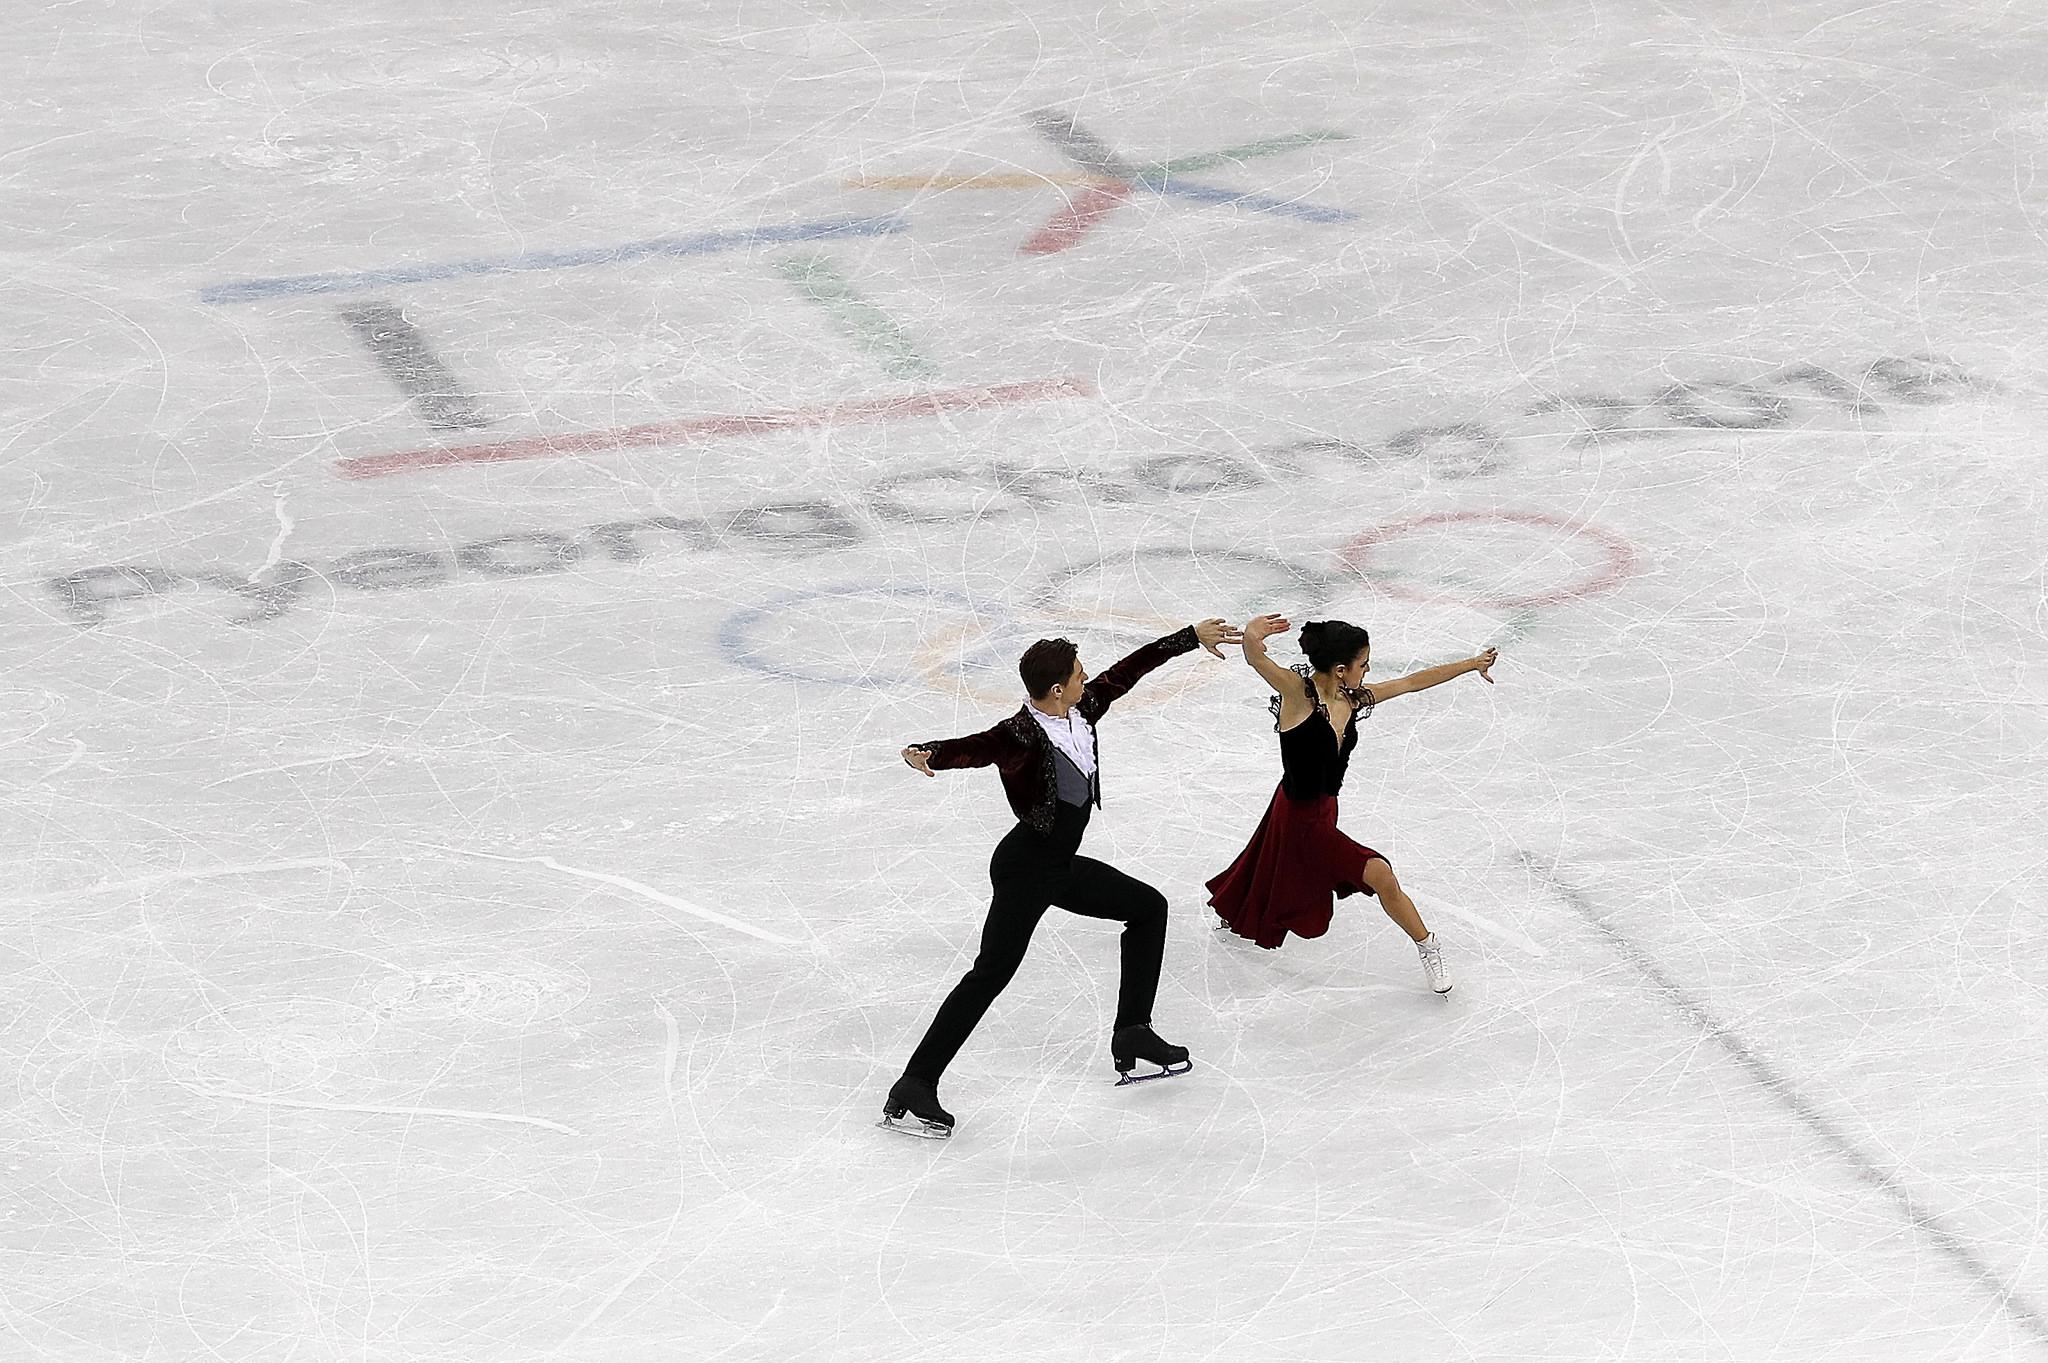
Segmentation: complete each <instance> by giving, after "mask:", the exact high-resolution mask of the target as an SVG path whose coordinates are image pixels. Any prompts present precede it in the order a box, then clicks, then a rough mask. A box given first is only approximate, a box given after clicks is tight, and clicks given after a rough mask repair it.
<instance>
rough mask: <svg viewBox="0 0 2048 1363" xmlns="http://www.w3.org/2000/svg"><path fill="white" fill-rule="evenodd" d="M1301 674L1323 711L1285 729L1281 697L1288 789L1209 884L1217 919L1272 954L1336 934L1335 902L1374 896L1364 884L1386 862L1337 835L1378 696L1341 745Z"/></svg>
mask: <svg viewBox="0 0 2048 1363" xmlns="http://www.w3.org/2000/svg"><path fill="white" fill-rule="evenodd" d="M1296 671H1297V672H1298V673H1299V674H1300V676H1301V684H1302V686H1303V687H1304V688H1305V689H1306V690H1307V692H1308V699H1309V704H1311V705H1313V706H1314V707H1315V710H1314V712H1313V713H1312V714H1310V715H1309V717H1308V718H1307V719H1306V720H1304V721H1303V722H1302V723H1300V724H1297V725H1295V726H1294V727H1293V728H1292V729H1281V728H1280V697H1278V696H1275V697H1273V702H1272V704H1273V728H1274V729H1275V730H1276V731H1278V732H1279V734H1280V788H1279V789H1278V790H1276V791H1274V792H1273V802H1272V803H1271V804H1269V805H1267V806H1266V816H1265V817H1264V818H1263V819H1260V820H1259V826H1258V829H1257V831H1256V832H1254V833H1253V834H1252V840H1251V843H1250V844H1249V845H1248V846H1246V848H1245V849H1244V851H1242V852H1240V853H1239V854H1238V857H1237V860H1236V861H1234V862H1232V863H1231V864H1230V869H1229V870H1227V871H1225V872H1224V873H1223V874H1222V875H1220V876H1217V877H1216V878H1215V879H1213V880H1211V881H1210V882H1209V903H1210V904H1211V905H1212V906H1213V907H1214V908H1215V910H1216V915H1217V917H1219V918H1221V919H1222V920H1223V922H1224V923H1225V925H1227V926H1228V927H1229V928H1230V930H1231V931H1232V932H1234V933H1236V934H1237V935H1238V936H1240V937H1249V938H1251V939H1252V940H1253V941H1254V942H1257V943H1258V944H1259V945H1260V946H1262V947H1269V948H1270V947H1277V946H1279V945H1280V943H1281V942H1283V941H1285V940H1286V938H1287V934H1288V933H1290V932H1291V933H1293V934H1295V935H1296V936H1297V937H1320V936H1322V935H1323V934H1324V933H1325V932H1328V931H1329V929H1330V914H1331V911H1332V910H1333V909H1334V908H1335V900H1334V899H1333V898H1332V896H1333V895H1353V894H1371V893H1372V891H1371V890H1370V889H1368V888H1367V887H1366V885H1365V882H1364V881H1363V880H1361V879H1360V877H1361V876H1362V875H1363V874H1364V871H1365V863H1366V860H1367V859H1368V858H1371V857H1377V856H1379V855H1380V854H1379V853H1378V852H1375V851H1373V850H1372V849H1371V848H1370V847H1367V846H1364V845H1363V844H1361V843H1356V842H1353V841H1352V840H1351V839H1350V838H1347V837H1345V836H1344V835H1343V834H1342V833H1339V832H1338V831H1337V791H1338V789H1339V788H1340V787H1342V786H1343V784H1344V769H1345V768H1346V767H1347V766H1348V765H1350V762H1351V750H1352V749H1353V748H1355V747H1357V746H1358V720H1359V717H1360V716H1362V715H1370V714H1371V713H1372V705H1373V702H1372V693H1371V692H1370V691H1364V692H1362V693H1360V694H1359V697H1358V703H1357V705H1356V707H1355V708H1354V709H1353V710H1352V712H1351V720H1350V722H1349V723H1347V724H1346V725H1345V726H1344V741H1343V742H1341V743H1339V742H1338V741H1337V731H1336V730H1335V729H1333V728H1331V727H1330V712H1329V710H1328V709H1326V708H1325V707H1324V705H1323V701H1322V697H1321V696H1318V695H1317V694H1316V685H1315V682H1314V681H1313V680H1312V679H1311V677H1310V675H1309V672H1308V669H1306V668H1297V669H1296ZM1382 860H1384V858H1382Z"/></svg>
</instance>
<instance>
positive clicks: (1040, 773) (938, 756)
mask: <svg viewBox="0 0 2048 1363" xmlns="http://www.w3.org/2000/svg"><path fill="white" fill-rule="evenodd" d="M1199 647H1201V644H1200V641H1198V640H1197V639H1196V638H1195V627H1194V626H1193V625H1185V626H1183V627H1182V628H1180V629H1177V630H1175V631H1174V632H1173V633H1171V634H1169V635H1167V636H1166V637H1165V638H1163V639H1154V640H1153V641H1152V642H1151V643H1149V644H1147V645H1145V646H1144V647H1143V648H1141V649H1139V650H1138V651H1137V652H1135V653H1133V654H1131V655H1130V656H1129V657H1127V658H1122V659H1119V660H1118V661H1117V662H1116V663H1115V664H1113V665H1112V666H1111V667H1110V669H1109V671H1107V672H1104V673H1103V674H1102V675H1101V676H1099V677H1090V678H1089V679H1088V684H1087V685H1086V686H1084V687H1082V688H1081V699H1080V700H1079V701H1078V702H1076V703H1075V705H1074V708H1075V709H1076V710H1078V711H1079V712H1080V714H1081V717H1082V718H1083V719H1085V720H1087V721H1088V722H1089V723H1090V724H1095V723H1096V722H1098V721H1099V720H1100V719H1101V718H1102V716H1103V713H1104V712H1105V711H1106V710H1108V709H1109V707H1110V706H1111V705H1112V704H1114V703H1115V702H1116V700H1117V698H1118V697H1119V696H1121V695H1123V693H1124V692H1126V691H1128V690H1130V689H1131V687H1132V686H1133V685H1134V684H1135V683H1136V682H1137V680H1138V678H1140V677H1142V676H1144V675H1145V674H1146V673H1147V672H1150V671H1151V670H1152V669H1153V668H1155V667H1158V666H1159V665H1160V664H1161V663H1164V662H1166V661H1167V660H1168V659H1170V658H1178V657H1179V656H1180V655H1181V654H1183V653H1189V652H1192V651H1193V650H1195V649H1196V648H1199ZM910 746H911V747H913V748H921V749H923V750H924V752H925V764H926V765H927V766H929V767H930V768H931V769H932V770H933V771H950V770H952V769H953V768H956V767H991V766H992V767H994V768H995V769H996V770H997V771H998V772H1000V773H1002V777H1003V794H1004V795H1006V796H1008V797H1009V801H1010V808H1011V809H1013V810H1015V811H1016V814H1017V817H1018V818H1019V819H1021V820H1023V821H1024V822H1025V823H1027V824H1030V825H1031V826H1032V827H1033V828H1035V829H1037V830H1038V831H1039V832H1041V833H1048V832H1051V831H1052V822H1053V813H1054V811H1055V808H1056V806H1057V805H1058V803H1059V776H1058V774H1057V773H1056V772H1055V771H1054V770H1053V765H1052V740H1051V739H1049V738H1047V737H1046V736H1045V730H1044V728H1042V727H1041V726H1040V725H1039V723H1038V721H1037V720H1035V719H1033V718H1032V717H1031V706H1030V704H1029V703H1028V702H1027V703H1026V704H1024V705H1022V706H1020V707H1019V708H1018V710H1017V713H1016V714H1014V715H1011V716H1010V717H1009V718H1008V719H1006V720H1004V721H1003V722H1002V723H1000V724H998V725H996V726H995V727H994V728H993V729H984V730H982V731H981V732H980V733H978V734H969V735H967V736H966V737H965V738H938V739H933V740H932V741H931V742H928V743H913V744H911V745H910ZM1095 761H1096V770H1097V772H1098V773H1099V772H1100V770H1101V763H1102V740H1101V735H1100V734H1099V733H1098V734H1097V735H1096V746H1095ZM1101 790H1102V785H1101V782H1100V781H1099V780H1098V781H1097V782H1096V795H1095V803H1096V804H1097V805H1098V806H1100V805H1101V803H1102V794H1101Z"/></svg>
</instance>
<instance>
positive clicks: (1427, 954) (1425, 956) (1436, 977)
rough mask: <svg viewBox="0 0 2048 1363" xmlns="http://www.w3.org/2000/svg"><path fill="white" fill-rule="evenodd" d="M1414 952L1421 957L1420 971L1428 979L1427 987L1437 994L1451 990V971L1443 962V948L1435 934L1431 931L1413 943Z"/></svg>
mask: <svg viewBox="0 0 2048 1363" xmlns="http://www.w3.org/2000/svg"><path fill="white" fill-rule="evenodd" d="M1415 951H1416V954H1417V955H1419V956H1421V957H1422V973H1423V974H1424V975H1425V976H1426V977H1428V979H1429V987H1430V988H1431V989H1433V990H1435V991H1436V992H1437V993H1439V994H1448V993H1450V992H1451V972H1450V969H1449V967H1447V966H1446V965H1445V964H1444V949H1443V947H1442V946H1441V945H1439V944H1438V942H1437V940H1436V934H1435V933H1433V932H1432V933H1431V934H1429V936H1427V937H1425V938H1423V939H1422V940H1421V941H1419V942H1417V943H1416V944H1415Z"/></svg>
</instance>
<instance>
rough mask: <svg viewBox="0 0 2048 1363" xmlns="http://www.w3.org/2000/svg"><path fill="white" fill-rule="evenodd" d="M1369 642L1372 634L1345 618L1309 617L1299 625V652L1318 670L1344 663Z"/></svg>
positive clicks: (1325, 669) (1360, 651)
mask: <svg viewBox="0 0 2048 1363" xmlns="http://www.w3.org/2000/svg"><path fill="white" fill-rule="evenodd" d="M1371 643H1372V636H1371V635H1369V634H1367V633H1366V632H1365V631H1364V630H1362V629H1360V628H1359V627H1358V626H1357V625H1354V624H1351V623H1350V622H1349V621H1346V620H1311V621H1309V622H1308V623H1307V624H1305V625H1303V626H1302V627H1301V651H1302V652H1303V653H1306V654H1307V655H1308V663H1309V666H1310V667H1313V668H1314V669H1315V670H1316V671H1318V672H1328V671H1330V670H1331V669H1332V668H1338V667H1344V666H1346V665H1347V664H1349V663H1350V662H1351V661H1352V659H1354V658H1356V657H1357V656H1358V655H1359V654H1360V653H1363V652H1364V651H1365V650H1366V648H1367V647H1368V646H1370V645H1371Z"/></svg>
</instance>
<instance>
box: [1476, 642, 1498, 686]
mask: <svg viewBox="0 0 2048 1363" xmlns="http://www.w3.org/2000/svg"><path fill="white" fill-rule="evenodd" d="M1499 657H1500V650H1499V649H1497V648H1489V649H1487V650H1486V652H1484V653H1482V654H1480V655H1479V656H1478V657H1476V658H1474V659H1473V660H1472V670H1473V671H1474V672H1477V673H1478V674H1479V677H1480V680H1482V681H1484V682H1485V683H1486V684H1487V685H1488V686H1491V685H1493V678H1492V676H1491V675H1489V674H1490V673H1491V672H1492V671H1493V664H1494V660H1495V659H1497V658H1499Z"/></svg>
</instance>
